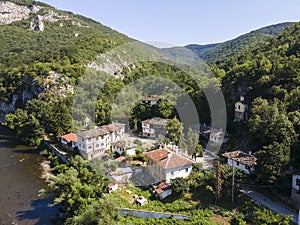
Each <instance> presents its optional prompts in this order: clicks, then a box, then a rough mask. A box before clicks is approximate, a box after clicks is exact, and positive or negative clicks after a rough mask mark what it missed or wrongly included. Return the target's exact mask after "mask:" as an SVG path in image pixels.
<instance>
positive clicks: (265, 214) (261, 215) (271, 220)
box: [252, 208, 291, 225]
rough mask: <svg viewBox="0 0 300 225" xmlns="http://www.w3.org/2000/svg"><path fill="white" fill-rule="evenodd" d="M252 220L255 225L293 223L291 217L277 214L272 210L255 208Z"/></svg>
mask: <svg viewBox="0 0 300 225" xmlns="http://www.w3.org/2000/svg"><path fill="white" fill-rule="evenodd" d="M252 218H253V223H254V224H255V225H261V224H265V225H289V224H290V222H291V216H283V215H280V214H275V213H273V212H272V211H271V210H268V209H265V208H264V209H260V208H255V212H254V213H253V217H252Z"/></svg>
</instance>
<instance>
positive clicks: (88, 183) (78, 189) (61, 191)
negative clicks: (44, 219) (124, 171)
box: [40, 156, 109, 218]
mask: <svg viewBox="0 0 300 225" xmlns="http://www.w3.org/2000/svg"><path fill="white" fill-rule="evenodd" d="M108 183H109V181H108V180H107V179H105V178H104V177H103V176H101V175H99V174H97V173H95V172H94V171H93V169H92V168H91V167H90V165H89V164H88V162H87V161H85V160H83V159H82V158H81V157H80V156H75V157H74V158H73V159H71V162H70V164H69V167H68V168H67V169H65V170H64V171H62V173H60V174H58V175H57V176H56V177H54V178H52V180H51V181H49V184H48V186H49V188H48V189H47V190H41V192H40V193H41V194H42V195H47V194H48V195H50V196H51V197H52V198H53V199H54V200H53V204H54V205H56V204H61V206H62V209H63V210H64V212H65V214H66V216H67V217H70V218H72V217H73V216H76V215H78V214H79V213H80V210H81V209H82V208H85V207H87V206H88V205H90V204H92V203H93V202H96V201H99V199H100V198H102V197H103V193H104V192H106V190H107V185H108Z"/></svg>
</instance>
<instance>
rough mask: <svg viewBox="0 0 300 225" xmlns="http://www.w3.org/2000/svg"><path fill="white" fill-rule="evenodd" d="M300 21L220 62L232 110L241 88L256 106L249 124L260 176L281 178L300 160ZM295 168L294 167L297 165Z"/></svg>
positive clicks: (273, 180)
mask: <svg viewBox="0 0 300 225" xmlns="http://www.w3.org/2000/svg"><path fill="white" fill-rule="evenodd" d="M299 56H300V24H299V23H296V24H293V25H291V26H290V27H288V28H287V29H286V30H285V31H283V32H282V33H280V34H279V35H277V36H275V37H273V38H271V39H269V40H268V41H266V42H264V43H262V44H260V45H258V46H256V47H252V48H250V49H249V51H247V52H245V53H242V54H237V55H236V56H234V57H232V58H230V59H228V60H226V61H225V62H224V63H222V64H220V65H219V69H221V70H223V72H222V73H223V74H224V76H223V79H222V83H223V84H222V86H223V90H224V93H225V95H226V98H227V99H226V100H227V106H228V110H229V111H230V110H231V111H233V104H234V102H235V101H236V100H237V97H238V96H237V95H235V94H233V93H236V92H237V90H238V88H239V87H242V88H243V89H244V91H245V101H246V103H247V104H249V105H250V119H249V121H248V122H247V123H246V125H247V130H248V131H249V135H250V137H251V139H252V143H251V146H250V147H251V149H252V151H253V152H255V155H256V156H257V157H258V166H257V171H258V173H257V178H258V180H259V181H261V182H264V183H277V184H278V183H280V179H283V178H288V177H287V176H286V173H288V174H289V173H290V172H292V171H297V170H299V169H300V168H299V165H300V157H299V156H300V142H299V134H300V99H299V96H300V88H299V87H300V57H299ZM291 169H292V170H291Z"/></svg>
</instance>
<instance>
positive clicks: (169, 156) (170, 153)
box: [168, 151, 172, 159]
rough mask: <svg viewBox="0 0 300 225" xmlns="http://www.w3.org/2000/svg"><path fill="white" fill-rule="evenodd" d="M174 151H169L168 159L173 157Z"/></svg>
mask: <svg viewBox="0 0 300 225" xmlns="http://www.w3.org/2000/svg"><path fill="white" fill-rule="evenodd" d="M171 155H172V152H171V151H168V159H169V158H171Z"/></svg>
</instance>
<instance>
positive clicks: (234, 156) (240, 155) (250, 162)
mask: <svg viewBox="0 0 300 225" xmlns="http://www.w3.org/2000/svg"><path fill="white" fill-rule="evenodd" d="M222 156H224V157H226V158H229V159H231V160H233V161H236V162H239V163H242V164H244V165H246V166H255V165H256V160H257V158H256V157H255V156H253V155H250V154H248V153H246V152H243V151H240V150H237V151H232V152H225V153H223V154H222Z"/></svg>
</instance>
